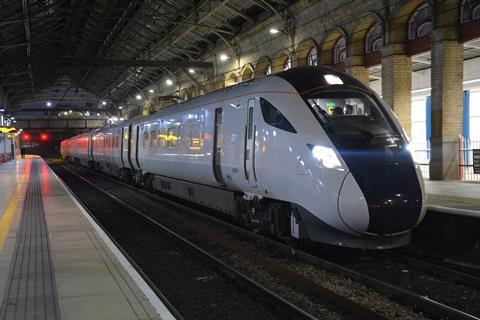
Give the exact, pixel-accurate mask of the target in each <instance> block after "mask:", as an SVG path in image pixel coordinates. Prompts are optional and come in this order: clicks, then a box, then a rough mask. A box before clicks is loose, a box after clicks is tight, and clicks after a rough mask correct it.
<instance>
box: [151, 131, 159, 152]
mask: <svg viewBox="0 0 480 320" xmlns="http://www.w3.org/2000/svg"><path fill="white" fill-rule="evenodd" d="M150 135H151V138H150V148H156V147H157V139H158V137H157V131H156V130H153V131H152V132H151V134H150Z"/></svg>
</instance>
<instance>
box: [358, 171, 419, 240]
mask: <svg viewBox="0 0 480 320" xmlns="http://www.w3.org/2000/svg"><path fill="white" fill-rule="evenodd" d="M354 176H355V180H356V181H357V183H358V184H359V186H360V189H361V190H362V192H363V194H364V196H365V200H366V202H367V206H368V212H369V224H368V228H367V232H368V233H373V234H393V233H399V232H402V231H406V230H409V229H411V228H412V227H414V226H415V224H416V223H417V221H418V219H419V218H420V215H421V211H422V202H423V199H422V189H421V186H420V182H419V180H418V176H417V174H416V171H415V168H414V167H413V166H411V165H406V164H402V163H398V162H377V163H375V162H374V163H371V164H368V165H366V166H364V167H363V168H362V170H361V171H360V172H357V173H356V174H354Z"/></svg>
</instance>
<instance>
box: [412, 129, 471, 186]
mask: <svg viewBox="0 0 480 320" xmlns="http://www.w3.org/2000/svg"><path fill="white" fill-rule="evenodd" d="M409 148H410V151H411V152H412V156H413V160H414V161H415V162H416V163H418V164H419V165H420V169H421V171H422V175H423V177H424V178H425V179H429V178H430V156H431V148H430V141H425V142H418V141H413V142H412V143H410V145H409ZM473 149H480V140H470V139H465V138H463V137H459V139H458V157H459V167H458V173H459V180H462V181H470V182H480V174H475V173H474V172H473Z"/></svg>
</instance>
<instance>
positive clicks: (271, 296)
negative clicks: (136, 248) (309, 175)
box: [60, 165, 318, 320]
mask: <svg viewBox="0 0 480 320" xmlns="http://www.w3.org/2000/svg"><path fill="white" fill-rule="evenodd" d="M60 166H61V167H62V168H64V169H65V170H67V171H69V172H70V173H71V174H73V175H75V176H76V177H77V178H78V179H81V180H82V181H84V182H86V183H87V184H89V185H90V186H92V187H93V188H95V189H97V190H98V191H100V192H102V193H103V194H104V195H106V196H108V197H109V198H111V199H112V200H114V201H115V202H117V203H119V204H120V205H122V206H123V207H124V208H126V209H128V210H129V211H131V212H133V213H135V214H136V215H138V216H139V217H141V218H142V219H144V220H145V222H147V223H149V224H151V225H153V226H155V227H156V228H158V229H160V230H161V231H163V232H165V233H166V234H167V235H168V236H170V237H172V238H173V239H175V240H177V241H179V242H180V243H181V244H182V245H184V246H185V247H187V248H189V249H191V250H193V251H195V252H196V253H197V254H199V255H201V256H202V257H204V258H205V259H207V260H208V261H210V262H211V263H213V264H214V265H215V266H216V267H217V269H218V270H219V271H220V272H222V273H224V274H226V275H228V276H229V277H231V278H233V279H236V280H237V281H238V280H240V282H241V284H242V285H245V286H246V287H248V288H250V289H251V290H254V291H256V292H259V293H261V294H262V295H263V296H264V298H266V299H268V300H269V301H271V302H273V303H276V304H280V305H282V306H283V307H285V309H286V310H287V311H288V312H289V313H290V314H291V315H292V316H293V317H294V319H309V320H318V318H316V317H315V316H313V315H311V314H309V313H307V312H306V311H304V310H302V309H300V308H299V307H297V306H296V305H294V304H292V303H291V302H289V301H287V300H285V299H284V298H282V297H280V296H279V295H277V294H276V293H274V292H273V291H271V290H270V289H268V288H266V287H264V286H263V285H261V284H259V283H258V282H256V281H255V280H253V279H252V278H250V277H248V276H245V275H244V274H242V273H241V272H240V271H238V270H236V269H234V268H232V267H230V266H229V265H227V264H225V263H224V262H223V261H221V260H219V259H217V258H216V257H214V256H213V255H212V254H210V253H208V252H207V251H205V250H204V249H202V248H200V247H199V246H197V245H196V244H194V243H192V242H191V241H189V240H187V239H186V238H184V237H182V236H181V235H179V234H177V233H176V232H174V231H173V230H171V229H169V228H167V227H166V226H164V225H163V224H161V223H159V222H158V221H156V220H154V219H152V218H150V217H149V216H148V215H146V214H145V213H143V212H141V211H140V210H138V209H137V208H134V207H132V206H131V205H129V204H128V203H126V202H124V201H123V200H121V199H119V198H117V197H116V196H114V195H112V194H111V193H109V192H108V191H105V190H104V189H102V188H100V187H99V186H97V185H95V184H94V183H92V182H90V181H89V180H88V179H86V178H84V177H82V176H81V175H79V174H77V173H75V172H73V171H72V170H70V169H68V168H66V167H65V166H63V165H60Z"/></svg>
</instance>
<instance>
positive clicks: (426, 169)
mask: <svg viewBox="0 0 480 320" xmlns="http://www.w3.org/2000/svg"><path fill="white" fill-rule="evenodd" d="M409 148H410V151H411V152H412V157H413V160H414V161H415V162H416V163H418V165H419V166H420V170H421V171H422V175H423V177H424V178H425V179H428V178H430V141H424V142H418V141H415V142H412V143H410V145H409Z"/></svg>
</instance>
